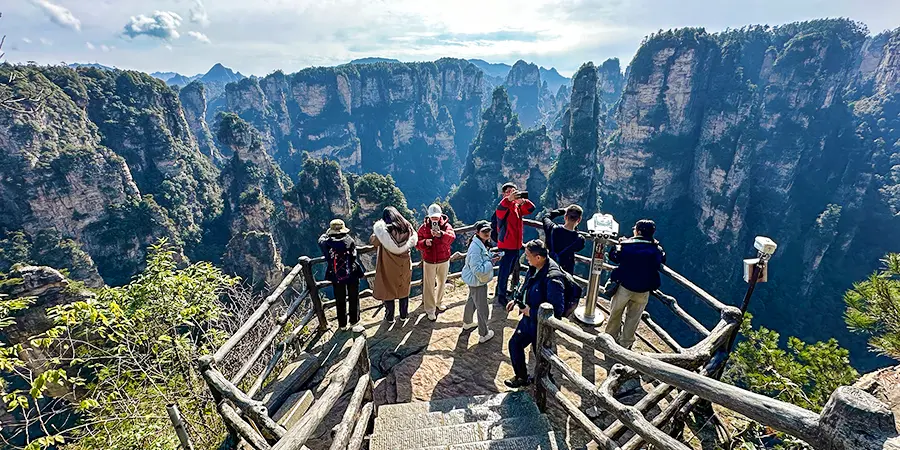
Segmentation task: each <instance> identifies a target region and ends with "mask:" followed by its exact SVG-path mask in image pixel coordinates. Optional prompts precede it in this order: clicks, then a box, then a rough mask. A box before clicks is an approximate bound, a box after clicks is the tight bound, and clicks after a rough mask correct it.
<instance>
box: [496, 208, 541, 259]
mask: <svg viewBox="0 0 900 450" xmlns="http://www.w3.org/2000/svg"><path fill="white" fill-rule="evenodd" d="M533 212H534V203H531V200H528V199H525V201H523V202H522V204H520V205H518V206H517V205H516V204H515V203H513V202H511V201H509V200H508V199H507V198H506V197H504V198H503V200H501V201H500V204H499V205H498V206H497V237H498V239H497V241H498V242H497V248H499V249H500V250H519V249H521V248H522V234H523V233H524V227H525V223H524V222H523V221H522V220H523V218H524V217H525V216H527V215H529V214H531V213H533Z"/></svg>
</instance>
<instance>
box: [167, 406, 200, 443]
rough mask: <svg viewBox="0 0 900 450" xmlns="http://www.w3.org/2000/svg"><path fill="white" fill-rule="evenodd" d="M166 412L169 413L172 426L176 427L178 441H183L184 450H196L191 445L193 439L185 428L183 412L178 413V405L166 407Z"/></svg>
mask: <svg viewBox="0 0 900 450" xmlns="http://www.w3.org/2000/svg"><path fill="white" fill-rule="evenodd" d="M166 412H168V413H169V420H171V421H172V426H173V427H175V434H176V435H178V440H179V441H181V448H182V450H194V445H193V444H191V438H190V436H188V434H187V430H186V429H185V428H184V420H182V419H181V412H179V411H178V405H176V404H174V403H170V404H168V405H166Z"/></svg>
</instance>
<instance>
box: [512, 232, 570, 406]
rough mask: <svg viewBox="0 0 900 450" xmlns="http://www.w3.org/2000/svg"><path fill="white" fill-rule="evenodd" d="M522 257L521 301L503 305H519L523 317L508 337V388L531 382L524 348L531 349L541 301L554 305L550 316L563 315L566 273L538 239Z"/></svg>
mask: <svg viewBox="0 0 900 450" xmlns="http://www.w3.org/2000/svg"><path fill="white" fill-rule="evenodd" d="M525 258H526V259H527V260H528V265H529V266H531V267H529V268H528V272H527V273H526V274H525V282H524V283H523V284H522V289H521V291H520V292H521V295H522V298H521V300H513V301H511V302H509V303H508V304H507V305H506V311H508V312H509V311H512V310H513V308H514V307H515V306H518V307H519V310H520V311H521V313H522V316H523V317H522V319H520V320H519V325H518V326H516V331H515V332H514V333H513V336H512V338H510V339H509V359H510V362H511V363H512V366H513V371H514V372H515V376H514V377H512V378H510V379H509V380H506V381H504V382H503V383H504V384H506V386H507V387H509V388H512V389H518V388H521V387H524V386H527V385H528V384H529V383H531V380H530V379H529V378H528V365H527V364H525V348H526V347H528V346H529V345H530V346H531V347H532V348H534V345H535V340H536V339H537V327H538V324H537V315H538V311H539V310H540V307H541V303H549V304H551V305H553V315H554V316H556V318H557V319H560V318H562V315H563V312H564V310H565V307H566V306H565V290H566V286H565V281H564V279H565V276H566V275H565V274H564V273H563V271H562V269H561V268H560V267H559V264H557V263H556V261H553V260H552V259H550V258H549V257H548V256H547V249H546V248H545V247H544V243H543V242H542V241H541V240H540V239H535V240H533V241H529V242H528V243H527V244H525Z"/></svg>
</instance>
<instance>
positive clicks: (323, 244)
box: [319, 219, 365, 333]
mask: <svg viewBox="0 0 900 450" xmlns="http://www.w3.org/2000/svg"><path fill="white" fill-rule="evenodd" d="M319 248H320V249H321V250H322V255H323V256H325V279H326V280H328V281H330V282H331V285H332V287H333V288H334V299H335V301H336V305H337V320H338V326H339V327H340V328H341V329H342V330H344V331H347V330H349V329H350V327H353V331H354V332H356V333H362V332H363V331H365V329H364V328H363V327H362V325H359V280H360V279H361V278H362V277H363V276H364V275H365V271H364V270H363V268H362V266H361V265H360V264H359V260H358V259H357V253H356V243H355V242H354V241H353V238H351V237H350V229H348V228H347V227H346V226H345V225H344V221H343V220H341V219H334V220H332V221H331V223H330V224H329V225H328V230H326V231H325V234H323V235H322V236H321V237H319ZM348 300H349V303H350V317H349V319H350V320H349V322H350V324H349V325H348V324H347V319H348V317H347V303H348Z"/></svg>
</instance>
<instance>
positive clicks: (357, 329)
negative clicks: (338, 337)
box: [353, 325, 366, 333]
mask: <svg viewBox="0 0 900 450" xmlns="http://www.w3.org/2000/svg"><path fill="white" fill-rule="evenodd" d="M353 332H354V333H365V332H366V328H365V327H363V326H362V325H353Z"/></svg>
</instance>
